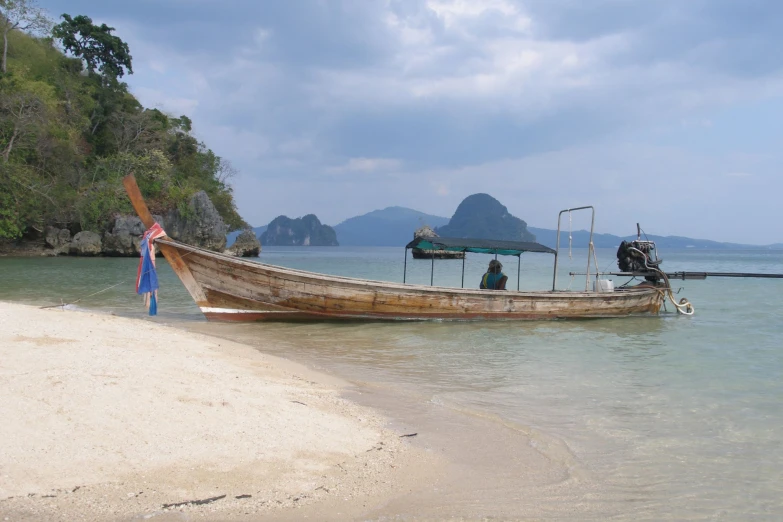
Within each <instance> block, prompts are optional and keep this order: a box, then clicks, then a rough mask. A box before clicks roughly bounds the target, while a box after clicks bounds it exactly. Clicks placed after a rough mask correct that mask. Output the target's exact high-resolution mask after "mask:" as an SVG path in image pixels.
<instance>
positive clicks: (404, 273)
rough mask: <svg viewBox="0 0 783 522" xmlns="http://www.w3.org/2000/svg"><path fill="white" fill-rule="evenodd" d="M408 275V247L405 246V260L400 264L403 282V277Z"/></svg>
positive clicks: (403, 280) (403, 281)
mask: <svg viewBox="0 0 783 522" xmlns="http://www.w3.org/2000/svg"><path fill="white" fill-rule="evenodd" d="M407 275H408V247H405V262H404V263H403V264H402V283H403V284H405V278H406V276H407Z"/></svg>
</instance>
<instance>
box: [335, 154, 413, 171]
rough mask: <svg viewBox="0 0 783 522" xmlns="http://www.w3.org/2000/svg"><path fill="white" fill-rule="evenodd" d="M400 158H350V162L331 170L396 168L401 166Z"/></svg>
mask: <svg viewBox="0 0 783 522" xmlns="http://www.w3.org/2000/svg"><path fill="white" fill-rule="evenodd" d="M400 165H401V163H400V161H399V160H396V159H391V158H350V159H349V160H348V163H347V164H345V165H343V166H341V167H333V168H330V169H329V172H364V173H368V174H369V173H372V172H379V171H389V170H395V169H398V168H399V167H400Z"/></svg>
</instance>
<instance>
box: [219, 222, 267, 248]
mask: <svg viewBox="0 0 783 522" xmlns="http://www.w3.org/2000/svg"><path fill="white" fill-rule="evenodd" d="M264 232H266V225H264V226H262V227H253V233H254V234H255V235H256V237H261V234H263V233H264ZM241 233H242V231H241V230H236V231H234V232H231V233H230V234H228V235H227V236H226V246H227V247H230V246H231V245H233V244H234V241H236V240H237V236H238V235H239V234H241Z"/></svg>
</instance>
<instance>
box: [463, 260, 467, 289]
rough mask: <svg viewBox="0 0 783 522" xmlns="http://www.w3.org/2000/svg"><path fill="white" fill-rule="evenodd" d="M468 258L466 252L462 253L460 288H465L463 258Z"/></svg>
mask: <svg viewBox="0 0 783 522" xmlns="http://www.w3.org/2000/svg"><path fill="white" fill-rule="evenodd" d="M466 257H468V253H467V252H463V253H462V288H465V258H466Z"/></svg>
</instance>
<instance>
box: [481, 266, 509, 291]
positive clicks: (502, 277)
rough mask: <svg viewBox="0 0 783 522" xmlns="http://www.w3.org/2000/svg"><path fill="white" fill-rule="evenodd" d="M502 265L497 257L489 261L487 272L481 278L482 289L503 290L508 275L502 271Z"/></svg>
mask: <svg viewBox="0 0 783 522" xmlns="http://www.w3.org/2000/svg"><path fill="white" fill-rule="evenodd" d="M502 270H503V265H502V264H501V263H500V261H498V260H497V259H493V260H492V261H490V262H489V268H488V269H487V273H486V274H484V276H483V277H482V278H481V285H480V286H479V288H481V289H482V290H505V289H506V281H508V277H507V276H506V274H504V273H503V271H502Z"/></svg>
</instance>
